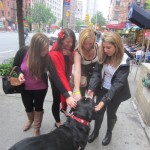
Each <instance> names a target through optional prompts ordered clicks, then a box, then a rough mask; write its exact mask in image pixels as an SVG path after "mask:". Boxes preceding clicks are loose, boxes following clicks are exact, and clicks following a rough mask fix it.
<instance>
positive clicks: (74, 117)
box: [70, 115, 90, 126]
mask: <svg viewBox="0 0 150 150" xmlns="http://www.w3.org/2000/svg"><path fill="white" fill-rule="evenodd" d="M70 117H71V118H72V119H74V120H76V121H78V122H80V123H81V124H83V125H86V126H88V125H89V124H90V123H89V122H88V121H86V120H84V119H81V118H78V117H76V116H74V115H71V116H70Z"/></svg>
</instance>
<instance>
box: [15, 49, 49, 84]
mask: <svg viewBox="0 0 150 150" xmlns="http://www.w3.org/2000/svg"><path fill="white" fill-rule="evenodd" d="M28 48H29V46H25V47H22V48H20V49H19V50H18V51H17V53H16V55H15V58H14V62H13V67H14V66H17V68H16V69H15V71H16V72H17V73H18V74H20V73H23V72H22V70H21V68H20V66H21V64H22V61H23V58H24V57H25V55H26V53H27V51H28ZM42 79H43V81H44V82H45V83H46V85H48V76H47V73H46V72H45V73H43V74H42Z"/></svg>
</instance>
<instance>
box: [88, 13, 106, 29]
mask: <svg viewBox="0 0 150 150" xmlns="http://www.w3.org/2000/svg"><path fill="white" fill-rule="evenodd" d="M96 20H97V21H96ZM91 22H92V23H93V24H96V23H97V24H98V25H100V26H104V25H105V24H106V19H105V18H104V16H103V14H102V13H101V12H100V11H98V12H97V13H96V14H95V15H94V16H93V17H92V19H91Z"/></svg>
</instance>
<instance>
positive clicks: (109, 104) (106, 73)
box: [88, 32, 131, 145]
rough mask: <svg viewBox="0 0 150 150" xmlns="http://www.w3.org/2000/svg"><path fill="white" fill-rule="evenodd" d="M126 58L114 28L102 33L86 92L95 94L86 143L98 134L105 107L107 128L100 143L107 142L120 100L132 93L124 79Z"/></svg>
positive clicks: (126, 76) (127, 69)
mask: <svg viewBox="0 0 150 150" xmlns="http://www.w3.org/2000/svg"><path fill="white" fill-rule="evenodd" d="M127 58H128V56H127V54H125V53H124V48H123V43H122V40H121V37H120V36H119V35H118V34H117V33H115V32H107V33H105V34H104V35H103V38H102V44H101V49H100V53H99V62H98V63H97V64H96V67H95V69H94V72H93V75H92V77H91V79H90V83H89V88H88V89H89V90H88V95H89V96H91V97H93V95H97V99H96V106H95V111H96V112H97V113H96V117H95V126H94V130H93V133H92V134H91V135H90V136H89V138H88V142H89V143H91V142H93V141H94V140H95V138H96V137H97V136H98V134H99V129H100V127H101V124H102V121H103V117H104V113H105V110H106V109H107V132H106V136H105V138H104V139H103V141H102V144H103V145H108V144H109V143H110V141H111V136H112V130H113V127H114V125H115V123H116V121H117V116H116V112H117V110H118V107H119V105H120V104H121V102H122V101H125V100H127V99H129V98H130V97H131V94H130V89H129V85H128V79H127V78H128V75H129V70H130V66H129V64H128V63H127Z"/></svg>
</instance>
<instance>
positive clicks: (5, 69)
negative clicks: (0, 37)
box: [0, 58, 17, 77]
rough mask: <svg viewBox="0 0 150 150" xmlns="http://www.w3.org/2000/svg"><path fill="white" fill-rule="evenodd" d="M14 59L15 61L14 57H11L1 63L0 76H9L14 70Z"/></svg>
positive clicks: (14, 74) (15, 74)
mask: <svg viewBox="0 0 150 150" xmlns="http://www.w3.org/2000/svg"><path fill="white" fill-rule="evenodd" d="M13 61H14V58H10V59H9V60H7V61H5V62H4V63H2V64H0V76H9V74H10V72H11V70H12V65H13ZM12 76H14V77H16V76H17V73H16V72H14V73H13V75H12Z"/></svg>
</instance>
